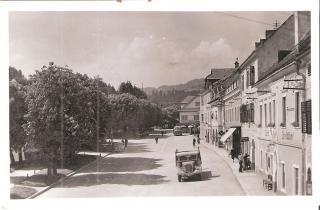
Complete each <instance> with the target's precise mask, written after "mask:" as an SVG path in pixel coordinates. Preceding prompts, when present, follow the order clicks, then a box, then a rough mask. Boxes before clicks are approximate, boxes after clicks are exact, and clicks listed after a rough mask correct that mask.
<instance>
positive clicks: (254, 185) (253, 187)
mask: <svg viewBox="0 0 320 210" xmlns="http://www.w3.org/2000/svg"><path fill="white" fill-rule="evenodd" d="M202 145H203V146H205V147H207V148H208V149H211V150H213V151H214V152H215V153H217V154H218V155H219V156H220V157H221V158H222V159H223V160H224V161H225V162H226V163H227V164H228V165H229V167H230V168H231V170H232V171H233V174H234V176H235V177H236V179H237V180H238V182H239V183H240V185H241V187H242V189H243V190H244V192H245V194H246V195H249V196H278V195H281V194H279V193H276V192H273V191H272V190H270V191H268V190H266V189H265V188H264V187H263V186H262V180H263V179H264V178H265V177H264V176H263V175H262V174H260V173H257V172H255V171H244V172H243V173H240V172H239V163H238V159H235V161H234V162H233V161H232V159H231V158H230V157H229V155H228V151H227V150H225V149H223V148H218V147H216V146H214V145H212V144H210V143H206V142H203V143H202Z"/></svg>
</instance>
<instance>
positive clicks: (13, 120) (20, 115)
mask: <svg viewBox="0 0 320 210" xmlns="http://www.w3.org/2000/svg"><path fill="white" fill-rule="evenodd" d="M25 84H27V79H26V78H25V77H24V76H23V75H22V73H21V70H19V71H18V70H17V69H15V68H14V67H9V116H10V118H9V122H10V160H11V163H13V164H15V159H14V157H13V153H12V150H14V151H16V152H18V154H19V163H20V164H21V163H22V148H23V146H24V145H25V142H26V134H25V132H24V130H23V127H22V125H23V124H24V123H25V120H24V115H25V114H26V104H25V101H24V97H25Z"/></svg>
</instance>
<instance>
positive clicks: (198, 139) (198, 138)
mask: <svg viewBox="0 0 320 210" xmlns="http://www.w3.org/2000/svg"><path fill="white" fill-rule="evenodd" d="M197 141H198V144H200V137H199V136H198V137H197Z"/></svg>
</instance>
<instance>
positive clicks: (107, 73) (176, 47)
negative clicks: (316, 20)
mask: <svg viewBox="0 0 320 210" xmlns="http://www.w3.org/2000/svg"><path fill="white" fill-rule="evenodd" d="M291 14H292V13H291V12H288V11H286V12H284V11H283V12H128V11H126V12H63V11H62V12H10V14H9V63H10V66H13V67H16V68H17V69H21V71H22V72H23V74H24V75H25V76H28V75H30V74H33V73H34V72H35V70H39V69H40V68H41V67H42V66H43V65H47V64H48V63H49V62H50V61H53V62H54V63H55V64H57V65H59V66H65V65H68V66H69V67H70V68H71V69H72V70H73V71H74V72H79V73H83V74H87V75H89V76H92V77H93V76H100V77H102V78H103V80H104V81H105V82H106V83H110V84H112V85H113V86H115V88H117V87H118V86H119V84H120V83H121V82H123V81H131V82H132V83H133V84H135V85H136V86H138V87H141V86H142V85H143V87H159V86H161V85H174V84H180V83H185V82H187V81H189V80H192V79H198V78H204V77H205V76H206V75H208V74H209V73H210V69H211V68H223V67H226V68H229V67H233V66H234V62H235V60H236V58H239V62H240V63H241V62H242V61H244V59H246V57H247V56H248V55H249V54H250V53H251V52H252V50H254V43H255V42H256V41H259V39H260V38H264V37H265V36H264V34H265V30H267V29H272V28H273V23H275V21H276V20H277V22H280V23H283V22H284V21H285V20H286V19H287V18H288V17H289V16H290V15H291Z"/></svg>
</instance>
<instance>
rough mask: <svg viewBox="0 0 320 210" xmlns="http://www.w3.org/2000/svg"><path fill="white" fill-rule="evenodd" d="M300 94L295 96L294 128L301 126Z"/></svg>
mask: <svg viewBox="0 0 320 210" xmlns="http://www.w3.org/2000/svg"><path fill="white" fill-rule="evenodd" d="M299 104H300V103H299V92H296V94H295V110H294V111H295V115H294V116H295V125H294V126H299V121H300V119H299V111H300V110H299V109H300V107H299Z"/></svg>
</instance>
